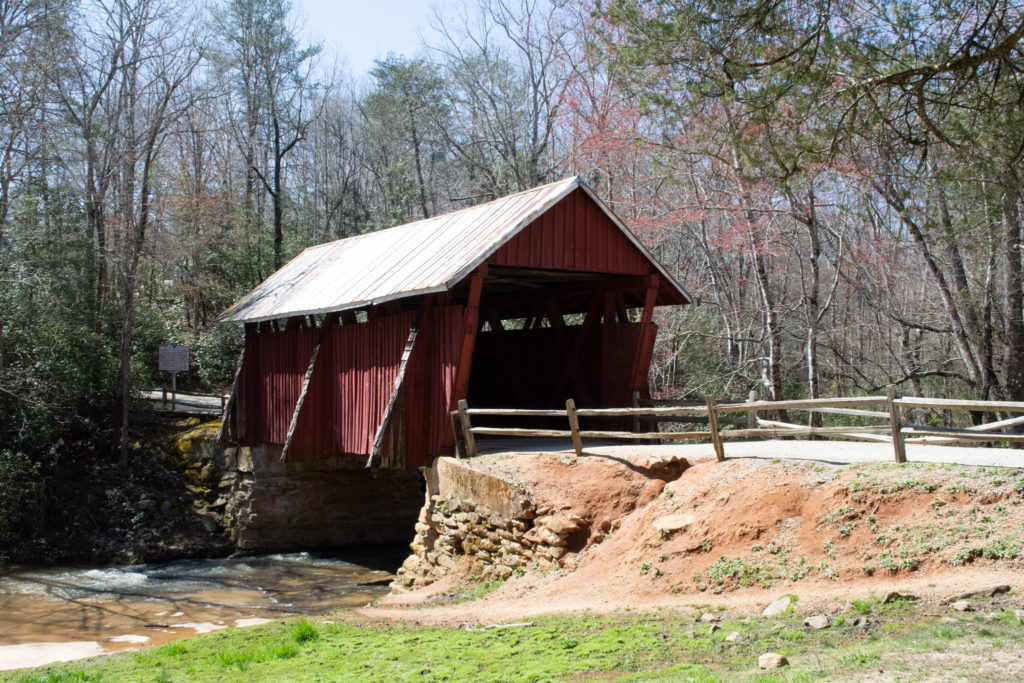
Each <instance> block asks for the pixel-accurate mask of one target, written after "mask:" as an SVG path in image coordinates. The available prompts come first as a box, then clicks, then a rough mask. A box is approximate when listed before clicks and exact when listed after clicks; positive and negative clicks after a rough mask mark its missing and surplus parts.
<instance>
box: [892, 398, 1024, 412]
mask: <svg viewBox="0 0 1024 683" xmlns="http://www.w3.org/2000/svg"><path fill="white" fill-rule="evenodd" d="M896 405H899V406H902V407H905V408H935V409H938V410H970V411H973V412H987V411H992V412H1003V413H1024V401H961V400H958V399H954V398H917V397H914V396H904V397H903V398H898V399H896Z"/></svg>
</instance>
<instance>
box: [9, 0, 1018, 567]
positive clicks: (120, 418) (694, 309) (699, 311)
mask: <svg viewBox="0 0 1024 683" xmlns="http://www.w3.org/2000/svg"><path fill="white" fill-rule="evenodd" d="M455 10H456V11H454V12H451V11H450V12H449V13H448V14H444V13H441V12H437V13H435V17H434V20H433V22H432V26H431V27H430V28H429V29H425V35H426V38H425V44H424V45H423V46H422V47H421V48H420V49H419V51H418V53H417V56H412V57H409V56H400V55H390V56H388V57H387V58H386V59H383V60H380V61H378V62H377V63H376V66H375V68H374V69H372V71H371V74H370V79H369V80H366V79H363V80H358V79H357V78H356V77H355V76H354V75H353V74H351V73H347V72H346V71H345V70H344V68H341V67H336V66H331V65H330V64H328V63H326V60H325V59H324V55H323V54H322V52H321V50H320V48H319V47H318V46H317V45H313V44H307V43H305V42H304V41H303V39H302V38H301V37H300V36H301V31H300V30H299V28H300V27H299V26H298V24H297V20H296V16H295V13H294V12H293V10H292V8H291V7H290V6H289V4H288V2H287V0H249V1H245V0H211V1H210V2H209V3H208V4H203V3H199V2H194V3H189V2H184V3H183V2H179V1H178V0H175V1H174V2H171V1H170V0H79V1H74V0H0V560H2V559H3V558H4V557H5V556H7V557H21V558H30V559H33V558H34V559H39V558H54V557H59V556H60V555H61V551H60V550H59V549H58V547H59V542H56V541H54V540H53V535H52V533H50V536H47V534H48V533H49V532H47V530H51V531H52V530H53V529H63V530H65V532H66V533H67V534H72V535H73V534H74V533H75V532H74V531H73V527H75V526H76V525H81V524H84V523H86V522H88V521H89V520H84V521H83V520H82V518H81V514H80V513H79V512H75V513H74V514H75V518H74V519H71V518H70V517H69V513H68V514H63V513H62V512H61V510H62V509H67V510H78V509H80V508H81V505H79V506H77V507H76V506H74V505H67V504H66V503H67V496H68V495H69V486H71V487H72V488H73V484H76V483H77V484H81V482H82V481H89V479H90V477H91V476H92V475H91V474H90V473H95V472H97V471H99V470H102V469H103V468H106V467H108V466H110V467H114V466H116V467H117V468H118V470H119V472H120V473H121V474H120V477H121V479H124V480H129V479H130V478H131V477H133V476H136V473H137V472H138V471H140V470H144V469H145V467H143V463H144V462H148V461H147V460H146V458H145V457H144V455H143V454H142V450H143V448H142V446H141V445H140V441H139V439H140V437H141V436H143V435H142V434H140V432H141V431H143V430H142V429H141V428H140V426H139V421H138V420H137V419H136V418H137V417H138V416H139V415H140V414H141V415H144V414H145V411H146V407H145V405H144V404H143V403H142V402H140V401H139V399H138V389H139V388H140V387H142V386H151V385H159V384H162V383H164V382H165V381H166V378H165V377H161V376H159V373H157V371H156V366H157V364H156V353H157V348H158V346H159V344H161V343H167V342H172V341H177V342H181V343H185V344H188V345H189V346H191V348H192V362H193V368H192V371H191V372H190V373H188V374H187V375H186V376H182V377H179V386H184V387H188V388H193V389H197V390H207V391H211V390H217V391H220V390H223V389H224V388H225V387H226V386H227V385H229V384H230V381H231V376H232V373H233V370H234V367H235V363H236V359H237V354H238V351H239V349H240V343H241V330H240V329H238V328H236V327H235V326H218V325H216V324H215V318H216V316H217V314H218V313H219V312H220V311H222V310H223V309H225V308H226V307H227V306H228V305H229V304H230V303H231V302H233V301H234V300H235V299H236V298H237V297H239V296H240V295H241V294H243V293H244V292H246V291H247V290H249V289H250V288H252V287H253V286H254V285H255V284H257V283H258V282H260V281H261V280H262V279H263V278H265V277H266V276H268V275H269V274H270V273H272V272H273V271H274V270H275V269H276V268H277V267H278V266H280V265H281V264H282V263H284V262H285V261H287V260H288V259H289V258H290V257H291V256H293V255H295V254H296V253H298V251H300V250H301V249H302V248H304V247H306V246H309V245H312V244H317V243H320V242H324V241H328V240H334V239H338V238H342V237H348V236H352V235H357V234H360V233H365V232H368V231H372V230H378V229H382V228H387V227H390V226H393V225H397V224H401V223H405V222H408V221H413V220H416V219H419V218H422V217H425V216H433V215H437V214H441V213H444V212H447V211H451V210H455V209H459V208H462V207H465V206H469V205H472V204H475V203H479V202H483V201H488V200H490V199H494V198H497V197H501V196H504V195H506V194H509V193H512V192H515V191H518V190H524V189H528V188H531V187H534V186H536V185H539V184H542V183H544V182H548V181H552V180H556V179H558V178H561V177H565V176H568V175H573V174H579V175H581V176H582V177H583V178H584V179H585V180H586V181H587V182H588V183H589V184H590V185H591V186H592V187H593V188H595V190H596V191H597V192H598V194H600V195H601V196H602V197H603V198H604V199H605V201H606V202H607V203H608V205H609V206H610V207H611V208H612V209H613V210H614V211H615V213H616V214H617V215H619V216H620V217H621V218H622V219H623V220H624V221H625V222H626V224H627V225H628V226H630V228H631V229H632V230H634V231H635V232H636V233H637V235H638V236H639V238H640V239H641V240H642V241H643V242H644V244H646V245H647V246H648V247H649V248H650V249H651V250H652V251H653V253H654V254H655V255H656V256H657V257H658V258H659V259H660V260H661V261H662V262H663V263H664V264H665V265H666V266H667V268H668V269H669V270H670V272H673V273H675V274H676V275H677V276H678V278H679V280H680V281H681V282H682V283H683V285H684V286H685V287H686V288H687V289H688V290H689V291H690V292H691V293H692V294H693V295H694V304H695V305H693V306H689V307H686V308H684V309H681V310H671V311H664V312H662V313H661V314H660V315H659V320H658V322H659V323H660V325H661V334H660V335H659V340H658V346H657V349H656V354H655V355H656V358H655V364H654V368H653V370H652V375H651V383H652V387H653V389H654V391H655V392H656V393H658V394H660V395H663V396H670V397H688V396H702V395H704V394H712V393H713V394H719V395H728V396H734V397H736V396H739V397H745V396H746V394H747V392H748V390H750V389H756V390H757V391H758V392H759V393H760V394H761V395H762V396H763V397H766V398H767V397H772V398H783V397H785V398H794V397H800V396H818V395H851V394H858V393H866V392H870V393H873V392H877V391H878V389H879V388H880V387H882V386H884V385H886V384H888V383H896V384H899V385H900V386H901V387H902V389H903V390H904V391H905V392H906V393H914V394H927V395H940V396H965V397H972V398H979V399H1013V400H1024V279H1022V271H1024V249H1022V227H1021V210H1022V193H1021V173H1022V163H1021V156H1022V150H1024V102H1022V99H1024V79H1022V76H1024V73H1022V72H1024V54H1022V50H1021V39H1022V37H1024V12H1022V7H1021V5H1020V4H1019V3H1016V2H1009V1H1007V0H986V1H982V0H975V1H974V2H963V1H961V0H935V1H931V2H925V1H924V0H899V1H897V2H890V1H888V0H885V1H883V0H856V1H854V0H832V1H830V0H809V1H808V0H756V1H755V2H746V1H741V0H698V1H695V2H681V1H678V0H655V1H650V2H636V1H635V0H554V1H552V2H548V1H546V0H465V2H464V4H463V5H462V6H459V7H456V8H455ZM140 476H141V475H140ZM97 480H102V481H104V482H107V484H104V485H105V486H107V485H109V486H110V487H112V488H106V489H104V488H103V487H102V486H101V487H99V489H98V490H96V491H92V490H91V489H90V493H89V494H88V495H89V496H91V497H89V498H88V499H87V500H84V502H83V503H82V505H85V506H86V507H88V506H92V507H93V508H94V509H96V510H99V509H105V510H108V511H109V509H112V506H115V503H116V505H117V506H120V507H119V509H121V516H122V517H130V514H131V507H132V501H131V500H130V496H129V495H128V494H124V493H123V492H120V491H121V490H120V489H119V488H118V485H116V484H109V482H110V481H112V480H113V479H111V478H109V477H108V478H102V477H97ZM85 488H87V489H88V488H89V487H85ZM93 488H96V487H93ZM82 495H84V494H82ZM105 519H107V518H106V517H104V515H101V514H99V513H96V515H94V519H93V521H92V523H93V524H94V525H101V524H106V523H107V522H105V521H103V520H105ZM125 523H126V524H128V523H130V522H125ZM69 529H70V531H68V530H69ZM47 538H49V539H50V540H47Z"/></svg>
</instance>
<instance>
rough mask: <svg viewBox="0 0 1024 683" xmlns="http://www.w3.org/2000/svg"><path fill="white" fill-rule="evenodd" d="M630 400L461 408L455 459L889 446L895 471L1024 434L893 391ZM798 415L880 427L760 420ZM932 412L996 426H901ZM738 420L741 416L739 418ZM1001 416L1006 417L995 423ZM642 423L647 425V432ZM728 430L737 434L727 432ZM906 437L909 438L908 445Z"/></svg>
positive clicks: (1007, 411)
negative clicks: (927, 450)
mask: <svg viewBox="0 0 1024 683" xmlns="http://www.w3.org/2000/svg"><path fill="white" fill-rule="evenodd" d="M644 403H647V405H640V404H641V401H640V400H639V399H638V398H637V396H636V395H634V397H633V404H634V406H633V407H631V408H577V407H576V402H575V400H574V399H571V398H570V399H569V400H567V401H566V402H565V410H532V409H518V408H470V407H469V406H468V404H467V403H466V401H459V404H458V405H459V409H458V410H456V411H452V413H451V417H452V426H453V429H454V430H455V436H456V442H457V443H456V447H457V456H458V457H461V456H462V455H465V456H466V457H473V456H475V455H477V453H478V451H477V445H476V437H477V436H504V437H540V438H571V439H572V442H573V447H574V449H575V451H576V455H577V456H580V455H582V454H583V439H611V440H648V441H650V440H656V441H661V440H665V441H710V442H711V443H712V445H713V446H714V450H715V456H716V457H717V459H718V460H719V461H722V460H724V459H725V447H724V442H725V441H726V440H729V439H759V438H791V437H813V438H828V439H842V440H861V441H874V442H882V443H891V444H892V446H893V454H894V456H895V460H896V462H898V463H901V462H906V460H907V451H906V445H907V444H953V443H970V444H972V445H976V444H977V443H978V442H1005V443H1024V433H1014V432H1007V431H1001V430H1005V429H1009V428H1013V427H1016V426H1018V425H1024V415H1017V416H1016V417H1013V416H1011V415H1012V414H1014V413H1024V402H1010V401H961V400H955V399H942V398H918V397H913V396H904V397H900V396H897V395H896V388H895V387H894V386H890V387H888V391H887V394H886V395H885V396H856V397H850V398H815V399H803V400H795V401H759V400H756V395H755V393H754V392H751V395H750V398H749V399H748V400H747V401H745V402H731V403H718V402H717V401H716V399H715V397H714V396H708V397H707V398H706V402H705V404H704V405H679V404H674V405H673V404H669V405H666V402H664V401H644ZM790 410H792V411H802V412H807V413H810V414H819V415H821V414H831V415H844V416H851V417H858V418H861V419H862V421H863V420H878V424H868V425H851V426H827V427H821V426H801V425H797V424H792V423H790V422H782V421H778V420H768V419H763V418H761V417H760V416H759V413H763V412H768V411H775V412H779V411H790ZM923 410H931V411H969V412H979V413H989V414H992V415H995V416H996V417H997V418H998V419H996V420H995V421H994V422H988V423H985V424H979V425H975V426H972V427H968V428H966V429H956V428H947V427H934V426H929V425H917V424H907V422H906V420H907V419H908V418H913V416H914V415H915V414H920V412H921V411H923ZM737 414H745V415H744V416H741V417H738V416H737ZM1001 416H1005V417H1001ZM484 417H503V418H508V417H516V418H546V419H549V420H550V418H563V419H565V420H566V421H567V423H568V429H531V428H520V427H490V426H481V425H479V424H474V422H479V419H480V418H484ZM627 417H629V418H633V431H613V430H593V429H581V428H580V418H627ZM660 422H672V423H675V424H697V425H707V429H693V430H688V431H659V429H658V424H659V423H660ZM643 423H647V424H653V428H649V429H648V430H647V431H645V430H643V429H642V428H641V425H642V424H643ZM730 427H738V428H736V429H732V428H730ZM908 437H909V438H908Z"/></svg>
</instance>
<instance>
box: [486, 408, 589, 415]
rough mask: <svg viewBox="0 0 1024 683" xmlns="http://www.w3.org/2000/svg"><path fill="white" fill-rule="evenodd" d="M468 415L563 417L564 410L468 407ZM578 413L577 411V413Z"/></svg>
mask: <svg viewBox="0 0 1024 683" xmlns="http://www.w3.org/2000/svg"><path fill="white" fill-rule="evenodd" d="M466 413H467V414H468V415H492V416H494V415H512V416H518V417H565V411H564V410H536V409H533V408H470V409H468V410H467V411H466ZM577 414H578V413H577Z"/></svg>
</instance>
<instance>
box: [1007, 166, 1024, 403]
mask: <svg viewBox="0 0 1024 683" xmlns="http://www.w3.org/2000/svg"><path fill="white" fill-rule="evenodd" d="M1003 224H1004V226H1005V228H1006V244H1005V247H1004V251H1003V254H1004V277H1005V278H1006V280H1005V283H1004V286H1003V292H1004V307H1005V309H1006V310H1005V312H1004V315H1005V318H1006V323H1005V325H1006V351H1005V356H1004V361H1003V381H1004V384H1005V390H1006V399H1007V400H1009V401H1022V400H1024V274H1022V267H1021V259H1022V258H1024V249H1022V247H1024V245H1022V230H1021V215H1020V192H1019V190H1018V189H1017V184H1016V183H1015V182H1014V179H1013V176H1012V174H1011V173H1009V172H1007V173H1006V175H1005V177H1004V181H1003Z"/></svg>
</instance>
